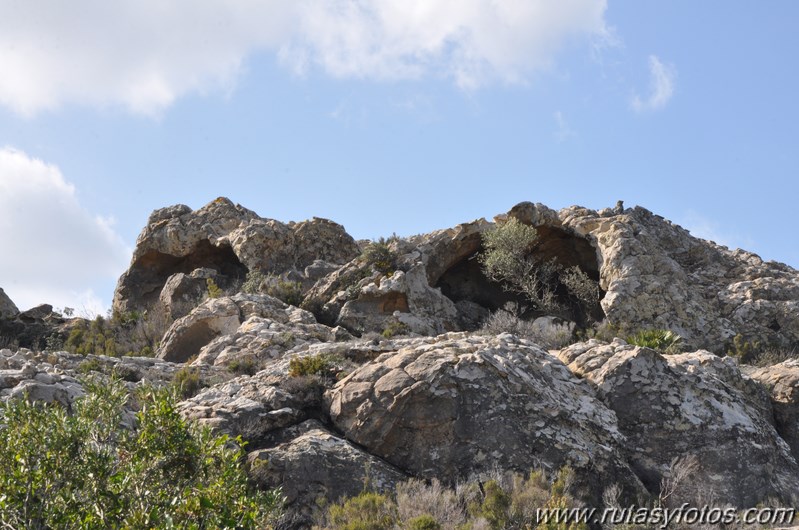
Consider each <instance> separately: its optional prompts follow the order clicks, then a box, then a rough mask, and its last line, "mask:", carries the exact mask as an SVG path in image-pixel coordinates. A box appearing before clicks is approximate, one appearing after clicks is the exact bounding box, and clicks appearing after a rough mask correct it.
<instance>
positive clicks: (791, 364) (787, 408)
mask: <svg viewBox="0 0 799 530" xmlns="http://www.w3.org/2000/svg"><path fill="white" fill-rule="evenodd" d="M743 370H744V372H745V373H746V374H747V375H749V376H750V377H751V378H752V379H755V380H756V381H759V382H760V383H762V384H763V385H765V386H766V388H767V389H768V390H769V394H770V396H771V403H772V406H773V407H774V420H775V424H776V428H777V432H779V433H780V436H782V438H783V439H784V440H785V441H786V442H787V443H788V445H789V446H790V447H791V452H792V453H793V456H794V458H795V459H796V460H797V461H799V359H790V360H787V361H784V362H782V363H780V364H776V365H774V366H769V367H765V368H753V367H744V368H743Z"/></svg>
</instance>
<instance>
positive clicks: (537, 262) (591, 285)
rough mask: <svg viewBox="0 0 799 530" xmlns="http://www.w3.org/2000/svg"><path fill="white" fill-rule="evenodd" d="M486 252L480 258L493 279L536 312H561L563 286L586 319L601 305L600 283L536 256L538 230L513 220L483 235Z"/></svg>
mask: <svg viewBox="0 0 799 530" xmlns="http://www.w3.org/2000/svg"><path fill="white" fill-rule="evenodd" d="M482 240H483V249H484V250H483V252H482V253H481V254H480V256H479V260H480V263H481V264H482V266H483V272H484V273H485V275H486V276H487V277H488V279H489V280H492V281H495V282H497V283H500V284H502V286H503V287H504V288H505V289H506V290H508V291H511V292H514V293H517V294H520V295H522V296H524V297H525V299H526V300H527V301H528V302H529V303H530V304H531V305H532V306H533V309H536V310H539V311H543V312H547V313H559V312H561V311H563V309H564V303H563V302H562V301H561V300H559V298H558V294H557V290H558V287H559V286H561V285H562V286H563V287H565V289H566V291H567V292H568V293H569V294H570V295H571V296H572V297H574V299H575V300H576V301H577V302H578V303H579V305H581V306H582V311H583V312H584V313H585V315H586V316H589V315H590V314H591V310H592V308H593V307H594V306H595V305H596V304H597V303H598V302H599V297H600V290H599V284H598V283H597V282H596V281H594V280H592V279H591V278H589V277H588V275H587V274H586V273H585V272H583V271H582V270H581V269H580V268H579V267H577V266H574V267H570V268H564V267H563V266H562V265H560V264H559V263H557V261H556V260H555V258H552V259H549V260H544V259H541V258H539V257H536V255H535V252H534V251H535V248H536V245H537V243H538V231H537V230H536V229H535V228H533V227H532V226H528V225H526V224H524V223H521V222H519V221H518V220H517V219H515V218H513V217H511V218H510V219H508V220H507V221H506V222H504V223H503V224H501V225H499V226H497V227H495V228H493V229H491V230H487V231H485V232H483V234H482Z"/></svg>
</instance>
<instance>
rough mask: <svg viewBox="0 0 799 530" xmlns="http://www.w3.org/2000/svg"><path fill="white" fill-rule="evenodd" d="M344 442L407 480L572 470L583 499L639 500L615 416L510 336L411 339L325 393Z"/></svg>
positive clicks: (543, 355)
mask: <svg viewBox="0 0 799 530" xmlns="http://www.w3.org/2000/svg"><path fill="white" fill-rule="evenodd" d="M325 397H326V400H327V402H328V403H329V404H330V417H331V419H332V421H333V423H334V424H335V426H336V428H337V429H339V430H340V431H341V432H343V433H344V435H345V436H346V437H347V439H349V440H352V441H353V442H355V443H357V444H359V445H360V446H363V447H364V448H366V449H367V450H368V451H369V452H370V453H372V454H374V455H376V456H379V457H380V458H383V459H385V460H386V461H387V462H389V463H391V464H393V465H395V466H397V467H398V468H399V469H401V470H402V471H403V472H406V473H408V474H411V475H414V476H419V477H424V478H430V479H432V478H438V479H440V480H443V481H446V482H450V483H454V482H456V481H458V480H461V479H465V478H467V477H469V476H470V475H472V474H476V473H481V472H488V471H490V470H492V469H495V468H499V469H514V470H517V471H520V472H522V473H526V472H529V471H530V470H532V469H537V468H541V467H543V468H545V469H549V470H557V469H559V468H560V467H562V466H565V465H570V466H572V467H574V468H575V469H577V470H578V475H581V476H582V480H584V483H583V484H582V486H583V487H582V491H583V493H584V495H585V496H586V498H592V499H594V500H596V499H598V498H599V497H601V495H602V491H603V490H604V488H605V487H607V486H610V485H611V484H619V485H620V486H621V487H622V488H623V489H624V490H625V491H626V493H628V494H630V495H633V496H634V495H637V494H639V493H641V492H642V491H643V487H642V486H641V485H640V483H639V482H638V479H637V478H636V477H635V474H634V473H633V472H632V470H631V469H630V468H629V467H628V465H627V464H626V462H625V461H624V460H623V459H622V458H621V457H620V456H619V455H620V454H621V450H620V448H621V447H623V446H625V445H626V443H627V440H626V438H625V437H624V435H623V434H621V433H620V432H619V430H618V428H617V426H616V417H615V415H614V413H613V412H612V411H611V410H609V409H608V408H607V407H606V406H605V405H604V404H603V403H602V402H601V401H599V400H598V399H597V398H596V396H595V393H594V389H592V388H591V387H590V386H589V385H588V384H586V383H585V382H584V381H580V380H579V379H577V378H576V377H574V376H573V375H572V374H571V373H570V372H569V370H568V369H567V368H566V367H565V366H564V365H563V364H562V363H561V362H560V361H558V359H557V358H555V357H554V356H552V355H550V354H548V353H547V352H546V351H544V350H542V349H541V348H539V347H538V346H536V345H534V344H532V343H530V342H528V341H525V340H520V339H517V338H515V337H513V336H512V335H507V334H505V335H500V336H498V337H495V338H488V337H482V336H469V335H465V334H447V335H441V336H439V337H437V338H429V339H414V340H409V341H406V342H405V343H404V345H403V346H402V347H400V348H399V349H398V350H397V351H395V352H390V353H385V354H383V355H381V356H380V357H378V358H377V359H375V360H374V361H373V362H370V363H367V364H366V365H364V366H362V367H361V368H359V369H357V370H355V371H354V372H353V373H351V374H350V375H349V376H347V377H346V378H344V379H343V380H342V381H340V382H339V383H338V384H337V385H336V386H335V387H334V388H333V389H332V390H330V391H328V392H327V394H326V396H325Z"/></svg>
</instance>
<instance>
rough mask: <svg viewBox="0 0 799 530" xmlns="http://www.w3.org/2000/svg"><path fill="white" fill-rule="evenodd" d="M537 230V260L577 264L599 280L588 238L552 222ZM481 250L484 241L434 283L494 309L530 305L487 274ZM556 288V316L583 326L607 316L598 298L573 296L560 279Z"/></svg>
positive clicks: (535, 313) (533, 313)
mask: <svg viewBox="0 0 799 530" xmlns="http://www.w3.org/2000/svg"><path fill="white" fill-rule="evenodd" d="M536 231H537V232H538V240H537V241H536V244H535V246H534V247H533V249H532V251H531V253H532V254H533V255H534V256H535V257H536V258H537V259H538V260H540V261H549V260H551V259H554V260H555V262H556V263H557V264H558V265H559V266H560V267H562V268H563V269H567V268H570V267H574V266H577V267H579V268H580V270H582V271H583V272H584V273H585V274H586V275H587V276H588V277H589V278H590V279H591V280H593V281H595V282H598V281H599V263H598V260H597V256H596V251H595V249H594V247H592V246H591V243H589V242H588V240H587V239H585V238H583V237H580V236H577V235H575V234H572V233H569V232H567V231H566V230H563V229H560V228H556V227H550V226H539V227H536ZM481 252H483V247H482V244H479V245H474V246H473V247H472V252H471V253H469V254H468V255H466V256H463V257H461V258H460V259H458V260H457V261H455V262H454V263H452V264H451V265H450V266H449V267H447V268H446V270H444V271H443V273H442V274H441V275H440V276H439V277H438V278H437V279H435V280H434V282H432V283H431V284H432V285H433V286H434V287H437V288H440V289H441V292H442V293H443V294H444V295H445V296H447V297H448V298H449V299H451V300H452V301H453V302H460V301H464V300H465V301H469V302H473V303H476V304H478V305H480V306H482V307H484V308H485V309H488V310H489V311H492V312H493V311H496V310H497V309H500V308H503V307H505V306H506V304H508V303H509V302H511V303H515V304H518V307H527V306H529V303H528V302H527V300H526V299H525V297H524V296H523V295H521V294H518V293H515V292H512V291H508V290H506V289H505V288H504V287H503V285H502V284H500V283H498V282H495V281H492V280H490V279H489V278H488V277H487V276H486V275H485V273H484V272H483V267H482V264H481V263H480V261H479V259H478V257H479V255H480V253H481ZM554 289H555V295H556V298H557V301H558V303H559V304H560V306H561V307H562V309H561V310H560V311H559V312H557V313H556V314H555V316H558V317H561V318H565V319H567V320H571V321H573V322H575V323H576V324H577V325H578V326H581V327H584V326H586V325H588V324H589V323H590V322H598V321H601V320H602V319H604V317H605V314H604V311H603V310H602V307H601V305H600V304H599V303H598V302H597V303H596V304H592V305H591V306H590V307H587V306H586V305H585V304H583V303H581V302H579V301H578V300H577V299H576V298H575V297H574V296H572V295H571V294H570V292H569V290H568V289H567V288H566V286H565V285H563V284H562V283H560V282H559V283H558V284H557V285H556V286H554ZM604 295H605V292H604V291H602V290H601V289H600V296H599V300H601V299H602V297H603V296H604ZM547 314H552V313H551V312H549V313H547V312H543V311H539V310H530V309H528V310H527V311H525V312H523V313H522V315H521V316H522V318H524V319H526V320H531V319H534V318H537V317H539V316H544V315H547Z"/></svg>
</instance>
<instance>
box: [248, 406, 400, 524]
mask: <svg viewBox="0 0 799 530" xmlns="http://www.w3.org/2000/svg"><path fill="white" fill-rule="evenodd" d="M285 435H286V436H287V437H288V438H289V441H287V442H285V443H282V444H280V445H277V446H275V447H272V448H270V449H261V450H258V451H253V452H251V453H250V454H249V456H248V460H249V463H250V465H251V466H252V468H253V471H252V475H253V477H254V479H255V481H256V483H257V484H259V485H260V486H263V487H266V488H276V487H278V486H282V487H283V493H284V495H285V496H286V500H287V501H288V502H289V503H292V504H295V505H297V504H299V505H301V506H305V507H306V509H307V508H308V507H313V506H315V505H316V502H317V500H318V499H320V498H322V499H326V500H327V501H328V502H330V501H337V500H340V499H341V498H342V497H351V496H355V495H358V494H359V493H361V492H362V491H364V489H365V488H367V487H368V488H369V490H370V491H377V492H380V493H383V492H392V491H393V490H394V488H395V487H396V485H397V484H398V483H399V482H402V481H404V480H407V479H408V477H407V475H405V474H403V473H401V472H400V471H398V470H397V469H396V468H394V467H393V466H391V465H389V464H387V463H386V462H384V461H383V460H381V459H379V458H377V457H375V456H372V455H370V454H369V453H365V452H364V451H362V450H360V449H358V448H357V447H355V446H354V445H353V444H351V443H350V442H348V441H347V440H345V439H343V438H340V437H338V436H336V435H335V434H333V433H331V432H330V431H328V430H327V429H325V428H324V427H323V426H322V424H321V423H319V422H318V421H316V420H309V421H306V422H304V423H302V424H300V425H298V426H296V427H293V428H290V429H286V431H285Z"/></svg>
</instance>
